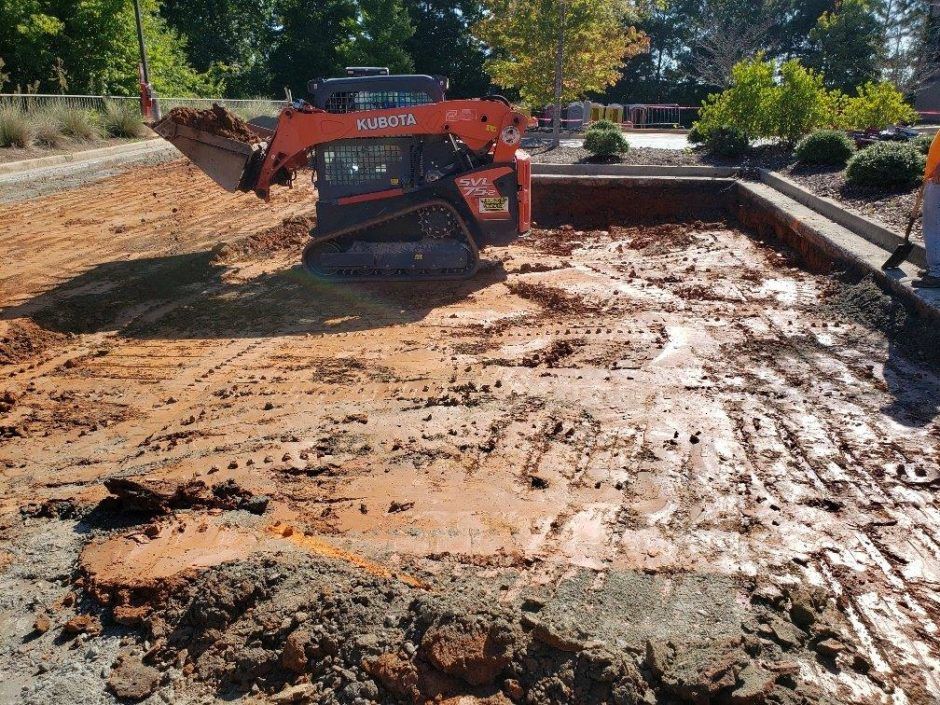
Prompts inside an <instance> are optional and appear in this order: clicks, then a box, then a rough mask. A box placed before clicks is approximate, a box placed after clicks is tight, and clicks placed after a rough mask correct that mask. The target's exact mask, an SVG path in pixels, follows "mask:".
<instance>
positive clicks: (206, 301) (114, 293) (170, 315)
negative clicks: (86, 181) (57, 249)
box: [0, 251, 506, 339]
mask: <svg viewBox="0 0 940 705" xmlns="http://www.w3.org/2000/svg"><path fill="white" fill-rule="evenodd" d="M213 257H214V253H213V252H211V251H207V252H195V253H190V254H184V255H173V256H168V257H153V258H145V259H137V260H129V261H120V262H106V263H103V264H100V265H97V266H95V267H93V268H92V269H90V270H88V271H86V272H85V273H83V274H81V275H79V276H78V277H75V278H74V279H72V280H70V281H67V282H64V283H62V284H60V285H59V286H57V287H55V288H54V289H51V290H49V291H47V292H44V293H42V294H40V295H38V296H36V297H34V298H33V299H31V300H29V301H27V302H25V303H23V304H21V305H18V306H15V307H9V308H5V309H2V310H0V320H12V319H17V318H24V317H29V318H31V319H32V320H33V321H34V322H35V323H36V324H37V325H39V326H41V327H42V328H44V329H46V330H50V331H54V332H58V333H75V334H81V333H99V332H107V331H117V332H119V333H120V334H121V335H124V336H126V337H136V338H173V339H177V338H212V337H219V338H245V337H268V336H273V335H297V334H303V333H311V332H322V331H329V330H335V328H333V327H331V323H332V322H334V321H335V320H336V319H343V326H342V330H343V331H350V330H369V329H373V328H380V327H384V326H388V325H394V324H399V323H409V322H414V321H419V320H422V319H423V318H424V317H425V316H427V315H428V313H429V312H431V311H432V310H434V309H435V308H439V307H441V306H447V305H449V304H452V303H455V302H457V301H460V300H462V299H465V298H466V297H467V296H468V295H470V294H471V293H473V292H474V291H478V290H480V289H483V288H486V287H487V286H490V285H491V284H493V283H496V282H499V281H502V280H504V279H505V278H506V273H505V271H504V269H503V268H502V265H501V264H494V263H490V262H484V263H483V266H482V267H481V271H480V272H478V273H477V275H476V276H474V277H473V278H472V279H469V280H466V281H452V282H448V281H444V282H440V281H438V282H387V283H369V284H355V283H353V284H349V283H342V284H339V283H337V284H334V283H328V282H322V281H319V280H317V279H314V278H313V277H311V276H310V275H309V274H307V273H306V272H304V271H303V270H302V269H301V268H300V267H292V268H290V269H281V270H277V271H273V272H266V273H263V274H261V275H259V276H257V277H255V278H252V279H249V280H247V281H246V280H233V279H232V278H230V277H225V276H224V275H225V273H226V272H227V271H228V268H227V267H225V266H222V265H219V264H216V263H214V261H213Z"/></svg>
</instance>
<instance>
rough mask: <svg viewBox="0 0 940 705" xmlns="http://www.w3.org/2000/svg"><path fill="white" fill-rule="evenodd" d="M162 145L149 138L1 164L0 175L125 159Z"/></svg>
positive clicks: (157, 138)
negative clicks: (112, 158)
mask: <svg viewBox="0 0 940 705" xmlns="http://www.w3.org/2000/svg"><path fill="white" fill-rule="evenodd" d="M161 144H166V143H165V142H164V141H163V140H162V139H161V138H159V137H149V138H147V139H144V140H140V141H138V142H130V143H128V144H119V145H117V146H114V147H99V148H97V149H86V150H83V151H81V152H70V153H69V154H53V155H51V156H48V157H39V158H37V159H23V160H21V161H18V162H7V163H6V164H0V174H19V173H21V172H24V171H32V170H33V169H41V168H43V167H47V166H61V165H62V164H73V163H75V164H77V163H81V162H85V161H91V160H94V159H104V158H108V157H123V156H127V155H129V154H135V153H137V152H140V153H146V152H150V151H157V149H158V148H159V147H160V145H161Z"/></svg>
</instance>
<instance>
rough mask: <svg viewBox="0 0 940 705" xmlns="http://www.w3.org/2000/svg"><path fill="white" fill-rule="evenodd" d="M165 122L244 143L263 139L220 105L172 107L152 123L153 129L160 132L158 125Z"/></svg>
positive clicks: (257, 141) (253, 142) (252, 142)
mask: <svg viewBox="0 0 940 705" xmlns="http://www.w3.org/2000/svg"><path fill="white" fill-rule="evenodd" d="M167 123H176V124H177V125H185V126H186V127H191V128H193V129H194V130H201V131H203V132H209V133H211V134H213V135H216V136H217V137H224V138H226V139H230V140H236V141H237V142H243V143H245V144H257V143H260V142H263V141H264V140H263V139H262V138H261V137H260V136H259V135H258V134H257V133H255V132H254V131H253V130H252V129H251V127H249V125H248V123H247V122H245V121H244V120H242V119H241V118H239V117H238V116H237V115H235V114H234V113H231V112H229V111H228V110H226V109H225V108H223V107H222V106H221V105H213V106H212V107H211V108H208V109H207V110H196V109H195V108H186V107H180V108H173V110H171V111H170V112H169V113H168V114H167V116H166V117H164V118H163V119H162V120H161V121H160V122H158V123H157V124H156V125H154V130H156V131H157V132H160V127H161V126H163V125H166V124H167Z"/></svg>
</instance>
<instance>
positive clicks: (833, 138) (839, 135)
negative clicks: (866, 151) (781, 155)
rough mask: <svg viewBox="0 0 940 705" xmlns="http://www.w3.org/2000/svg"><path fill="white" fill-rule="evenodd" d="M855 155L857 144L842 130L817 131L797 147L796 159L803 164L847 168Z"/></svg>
mask: <svg viewBox="0 0 940 705" xmlns="http://www.w3.org/2000/svg"><path fill="white" fill-rule="evenodd" d="M853 154H855V142H853V141H852V139H851V138H850V137H849V136H848V135H847V134H845V133H844V132H842V130H817V131H816V132H814V133H813V134H811V135H807V136H806V137H804V138H803V139H802V140H801V141H800V143H799V144H798V145H797V146H796V157H797V159H799V160H800V161H801V162H802V163H803V164H825V165H828V166H845V163H846V162H847V161H849V159H850V158H851V157H852V155H853Z"/></svg>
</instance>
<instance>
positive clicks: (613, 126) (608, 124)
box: [588, 120, 623, 132]
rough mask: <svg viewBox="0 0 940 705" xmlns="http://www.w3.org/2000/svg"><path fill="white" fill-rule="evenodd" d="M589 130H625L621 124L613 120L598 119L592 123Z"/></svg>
mask: <svg viewBox="0 0 940 705" xmlns="http://www.w3.org/2000/svg"><path fill="white" fill-rule="evenodd" d="M588 130H615V131H617V132H623V130H621V129H620V125H618V124H617V123H615V122H613V121H611V120H598V121H597V122H595V123H594V124H593V125H591V127H589V128H588Z"/></svg>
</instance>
